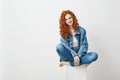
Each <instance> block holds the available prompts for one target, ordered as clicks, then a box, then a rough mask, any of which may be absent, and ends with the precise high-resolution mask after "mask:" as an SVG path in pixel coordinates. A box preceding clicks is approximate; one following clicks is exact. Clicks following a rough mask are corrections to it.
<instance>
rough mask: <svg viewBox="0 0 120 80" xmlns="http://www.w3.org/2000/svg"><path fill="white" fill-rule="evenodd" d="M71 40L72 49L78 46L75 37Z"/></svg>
mask: <svg viewBox="0 0 120 80" xmlns="http://www.w3.org/2000/svg"><path fill="white" fill-rule="evenodd" d="M72 38H73V45H72V47H77V46H78V40H77V39H76V37H75V35H74V36H73V37H72Z"/></svg>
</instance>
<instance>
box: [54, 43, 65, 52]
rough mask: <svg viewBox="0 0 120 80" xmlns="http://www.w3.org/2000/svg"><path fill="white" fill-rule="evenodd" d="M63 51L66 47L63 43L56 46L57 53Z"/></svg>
mask: <svg viewBox="0 0 120 80" xmlns="http://www.w3.org/2000/svg"><path fill="white" fill-rule="evenodd" d="M63 49H64V46H63V45H62V44H61V43H60V44H58V45H57V46H56V51H57V52H60V51H63Z"/></svg>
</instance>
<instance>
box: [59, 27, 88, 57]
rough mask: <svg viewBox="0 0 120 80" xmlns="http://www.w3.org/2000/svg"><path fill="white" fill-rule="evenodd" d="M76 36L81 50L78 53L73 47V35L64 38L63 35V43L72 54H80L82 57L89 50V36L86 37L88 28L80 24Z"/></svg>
mask: <svg viewBox="0 0 120 80" xmlns="http://www.w3.org/2000/svg"><path fill="white" fill-rule="evenodd" d="M75 37H76V39H77V40H78V43H79V50H78V53H76V52H75V51H74V50H73V49H72V48H71V47H72V35H69V37H68V38H67V39H64V38H63V37H62V36H61V39H60V41H61V44H63V45H64V46H65V47H66V48H67V49H68V50H69V51H70V52H71V54H72V56H73V57H74V56H76V55H77V56H79V57H81V56H82V55H83V54H85V53H87V50H88V42H87V37H86V30H85V29H84V28H83V27H81V26H79V28H78V29H77V31H76V33H75Z"/></svg>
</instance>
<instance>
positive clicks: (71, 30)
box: [70, 26, 75, 36]
mask: <svg viewBox="0 0 120 80" xmlns="http://www.w3.org/2000/svg"><path fill="white" fill-rule="evenodd" d="M70 34H71V35H72V36H74V35H75V30H74V29H73V27H72V26H70Z"/></svg>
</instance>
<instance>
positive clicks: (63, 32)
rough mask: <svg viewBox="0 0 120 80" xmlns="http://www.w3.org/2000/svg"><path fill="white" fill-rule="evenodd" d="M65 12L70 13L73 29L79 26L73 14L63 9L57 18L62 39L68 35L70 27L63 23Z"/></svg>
mask: <svg viewBox="0 0 120 80" xmlns="http://www.w3.org/2000/svg"><path fill="white" fill-rule="evenodd" d="M66 14H70V15H71V16H72V18H73V29H74V30H75V31H76V30H77V29H78V27H79V24H78V20H77V18H76V16H75V14H74V13H73V12H72V11H70V10H66V11H63V12H62V13H61V16H60V19H59V28H60V34H61V36H62V37H63V38H64V39H67V38H68V36H69V35H70V31H69V29H70V27H69V26H68V25H67V24H66V23H65V21H66V20H65V16H66Z"/></svg>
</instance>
